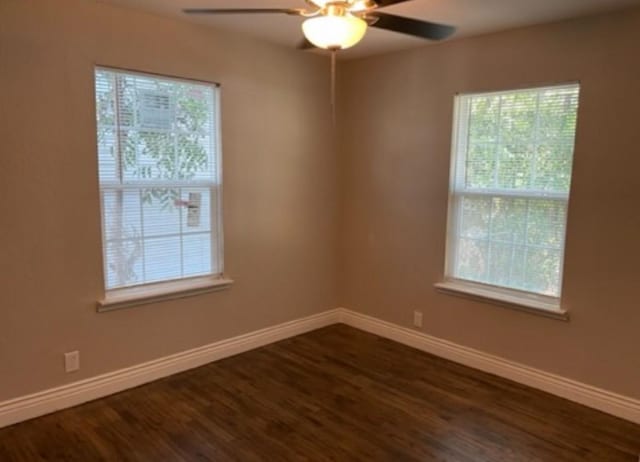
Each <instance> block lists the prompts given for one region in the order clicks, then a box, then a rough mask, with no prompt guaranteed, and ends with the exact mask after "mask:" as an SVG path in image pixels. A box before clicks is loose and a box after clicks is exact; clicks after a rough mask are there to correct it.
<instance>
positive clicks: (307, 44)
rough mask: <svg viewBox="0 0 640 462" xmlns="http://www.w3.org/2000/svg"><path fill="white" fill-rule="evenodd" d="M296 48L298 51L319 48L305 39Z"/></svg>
mask: <svg viewBox="0 0 640 462" xmlns="http://www.w3.org/2000/svg"><path fill="white" fill-rule="evenodd" d="M296 48H297V49H298V50H311V49H312V48H317V47H316V46H315V45H314V44H313V43H311V42H310V41H309V40H307V39H306V38H303V39H302V40H300V43H298V46H296Z"/></svg>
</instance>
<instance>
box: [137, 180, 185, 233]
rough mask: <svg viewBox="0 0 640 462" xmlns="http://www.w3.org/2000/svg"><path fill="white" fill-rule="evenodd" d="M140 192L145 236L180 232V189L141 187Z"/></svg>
mask: <svg viewBox="0 0 640 462" xmlns="http://www.w3.org/2000/svg"><path fill="white" fill-rule="evenodd" d="M140 194H141V198H142V222H143V225H144V235H145V237H153V236H166V235H178V234H180V232H181V227H180V214H181V209H182V207H181V205H180V202H179V200H180V191H179V190H177V189H169V188H152V189H143V190H141V191H140Z"/></svg>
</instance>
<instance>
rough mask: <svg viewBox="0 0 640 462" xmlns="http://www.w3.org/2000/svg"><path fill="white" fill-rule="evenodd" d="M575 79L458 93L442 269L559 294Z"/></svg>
mask: <svg viewBox="0 0 640 462" xmlns="http://www.w3.org/2000/svg"><path fill="white" fill-rule="evenodd" d="M578 97H579V86H578V85H566V86H556V87H546V88H537V89H529V90H519V91H508V92H500V93H487V94H475V95H462V96H458V97H457V99H456V121H455V123H456V130H455V139H454V149H453V157H454V159H453V170H454V171H453V177H452V178H453V179H452V188H451V189H452V193H451V204H450V208H451V211H450V224H449V236H448V249H447V275H448V276H449V278H452V279H460V280H467V281H473V282H478V283H483V284H489V285H493V286H499V287H505V288H510V289H517V290H521V291H526V292H532V293H536V294H541V295H546V296H551V297H559V296H560V290H561V285H562V284H561V276H562V266H563V259H564V240H565V227H566V221H567V202H568V198H569V188H570V184H571V167H572V161H573V151H574V140H575V131H576V120H577V108H578Z"/></svg>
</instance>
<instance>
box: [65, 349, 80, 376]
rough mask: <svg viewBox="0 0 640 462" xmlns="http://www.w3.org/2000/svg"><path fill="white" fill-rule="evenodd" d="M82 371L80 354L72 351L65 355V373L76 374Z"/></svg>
mask: <svg viewBox="0 0 640 462" xmlns="http://www.w3.org/2000/svg"><path fill="white" fill-rule="evenodd" d="M78 369H80V352H79V351H70V352H69V353H65V354H64V370H65V372H75V371H77V370H78Z"/></svg>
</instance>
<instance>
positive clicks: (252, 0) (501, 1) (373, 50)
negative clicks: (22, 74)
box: [99, 0, 640, 58]
mask: <svg viewBox="0 0 640 462" xmlns="http://www.w3.org/2000/svg"><path fill="white" fill-rule="evenodd" d="M99 1H103V2H105V3H112V4H117V5H121V6H125V7H131V8H137V9H141V10H146V11H150V12H155V13H158V14H162V15H165V16H171V17H175V18H180V19H183V20H185V21H192V22H197V23H201V24H207V25H211V26H212V27H216V28H219V29H227V30H232V31H236V32H241V33H244V34H248V35H252V36H254V37H258V38H261V39H264V40H267V41H270V42H273V43H279V44H283V45H287V46H291V47H292V48H293V47H295V45H296V44H297V43H298V42H299V40H300V39H301V38H302V32H301V30H300V24H301V23H302V18H300V17H295V16H287V15H280V14H264V15H263V14H260V15H242V16H240V15H239V16H235V15H224V16H206V17H201V16H187V15H185V14H183V13H182V12H181V10H182V9H183V8H300V7H304V6H305V3H304V0H99ZM633 5H640V0H411V1H407V2H406V3H401V4H398V5H394V6H390V7H387V8H385V9H384V11H385V12H386V13H392V14H397V15H400V16H409V17H412V18H418V19H425V20H429V21H435V22H441V23H445V24H451V25H454V26H456V27H457V28H458V31H457V33H456V35H455V36H454V38H455V37H467V36H471V35H478V34H483V33H487V32H495V31H499V30H505V29H511V28H514V27H521V26H526V25H531V24H540V23H544V22H551V21H556V20H560V19H566V18H572V17H577V16H584V15H589V14H595V13H599V12H604V11H612V10H616V9H622V8H625V7H629V6H633ZM424 44H425V41H423V40H419V39H415V38H412V37H408V36H405V35H402V34H398V33H395V32H388V31H382V30H378V29H374V28H370V29H369V31H367V36H366V37H365V38H364V40H363V41H362V42H361V43H359V44H358V45H356V46H355V47H354V48H352V49H350V50H345V51H343V52H341V57H342V58H357V57H363V56H368V55H373V54H379V53H385V52H389V51H395V50H402V49H407V48H412V47H416V46H421V45H424Z"/></svg>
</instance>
